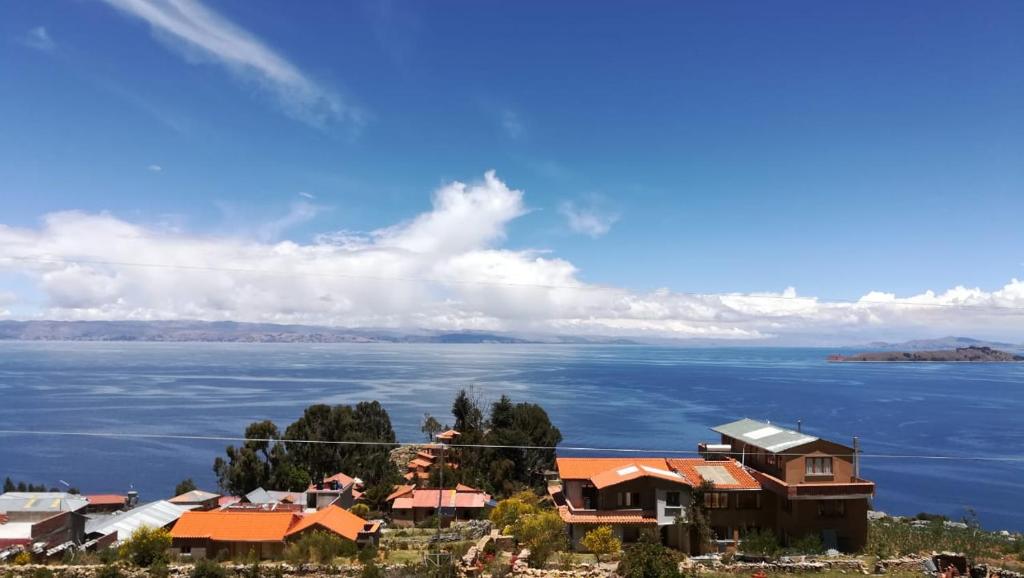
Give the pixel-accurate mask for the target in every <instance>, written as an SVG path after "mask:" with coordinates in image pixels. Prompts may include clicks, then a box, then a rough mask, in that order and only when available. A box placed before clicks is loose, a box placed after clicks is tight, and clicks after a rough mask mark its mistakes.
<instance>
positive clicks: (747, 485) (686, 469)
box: [668, 458, 761, 490]
mask: <svg viewBox="0 0 1024 578" xmlns="http://www.w3.org/2000/svg"><path fill="white" fill-rule="evenodd" d="M668 465H669V466H671V467H672V469H674V470H676V471H678V472H680V473H681V474H683V475H684V476H686V477H687V478H688V479H689V480H690V484H691V485H693V486H698V485H700V483H701V482H702V481H703V480H704V479H706V477H707V476H702V475H701V473H700V469H701V468H706V467H721V468H724V469H725V472H726V473H727V474H728V476H729V477H730V478H732V479H733V480H734V481H735V483H722V482H721V481H717V482H715V488H716V489H720V490H759V489H761V484H760V483H758V481H757V480H755V479H754V476H752V475H750V472H748V471H747V470H746V469H745V468H744V467H743V466H741V465H740V463H739V462H737V461H736V460H734V459H731V458H730V459H726V460H706V459H704V458H672V459H669V460H668ZM709 481H715V480H709Z"/></svg>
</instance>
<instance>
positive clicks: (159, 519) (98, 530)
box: [82, 500, 196, 550]
mask: <svg viewBox="0 0 1024 578" xmlns="http://www.w3.org/2000/svg"><path fill="white" fill-rule="evenodd" d="M195 508H196V506H191V505H190V506H179V505H177V504H172V503H171V502H169V501H167V500H161V501H158V502H150V503H148V504H143V505H141V506H137V507H135V508H133V509H131V510H128V511H127V512H115V513H112V514H107V515H101V516H94V517H91V518H90V519H89V520H88V521H86V523H85V533H86V538H87V540H88V541H87V542H85V543H84V544H83V545H82V548H84V549H87V550H102V549H103V548H106V547H109V546H115V545H117V544H118V543H120V542H123V541H124V540H127V539H128V538H130V537H131V535H132V532H134V531H135V530H137V529H139V528H140V527H142V526H148V527H150V528H170V527H171V526H173V525H174V523H175V522H177V521H178V518H180V517H181V516H182V514H184V513H185V512H188V511H190V510H192V509H195Z"/></svg>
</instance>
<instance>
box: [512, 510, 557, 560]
mask: <svg viewBox="0 0 1024 578" xmlns="http://www.w3.org/2000/svg"><path fill="white" fill-rule="evenodd" d="M514 531H515V536H516V539H518V540H519V542H520V543H522V544H523V545H524V546H526V547H527V548H529V549H530V565H531V566H534V567H536V568H540V567H543V566H544V564H545V563H546V562H547V560H548V558H550V557H551V554H552V553H554V552H558V551H559V550H562V549H564V548H565V546H566V540H565V523H564V522H562V518H561V517H560V516H559V515H558V512H556V511H554V510H545V511H543V512H537V513H536V514H533V515H530V516H527V517H525V518H523V519H522V520H520V522H519V524H518V525H517V527H516V528H515V530H514Z"/></svg>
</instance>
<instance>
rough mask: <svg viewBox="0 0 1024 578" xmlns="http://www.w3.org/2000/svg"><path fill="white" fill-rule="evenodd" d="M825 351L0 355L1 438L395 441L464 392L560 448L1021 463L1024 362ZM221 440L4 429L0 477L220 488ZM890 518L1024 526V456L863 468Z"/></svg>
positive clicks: (319, 348) (279, 350)
mask: <svg viewBox="0 0 1024 578" xmlns="http://www.w3.org/2000/svg"><path fill="white" fill-rule="evenodd" d="M830 352H831V351H826V350H820V349H678V348H660V347H647V346H572V345H560V346H549V345H544V346H539V345H418V344H417V345H381V344H369V345H349V344H342V345H311V344H287V345H284V344H282V345H276V344H275V345H271V344H208V343H202V344H152V343H17V342H9V343H0V429H32V430H68V431H89V432H132V433H168V434H188V435H214V436H216V435H229V436H237V435H239V434H241V433H242V430H243V429H244V427H245V425H246V424H248V423H249V422H252V421H255V420H262V419H271V420H274V421H275V422H277V423H278V424H279V425H282V426H283V425H287V424H288V423H290V422H291V421H293V420H294V419H295V418H296V417H298V415H299V414H300V413H301V411H302V409H303V408H304V407H305V406H307V405H309V404H311V403H316V402H323V403H354V402H358V401H361V400H371V399H377V400H380V401H381V402H382V403H383V404H384V405H385V407H386V408H387V409H388V411H389V412H390V414H391V419H392V422H393V423H394V426H395V429H396V431H397V433H398V435H399V438H400V439H401V440H402V441H416V440H419V439H420V438H421V437H422V436H421V434H420V432H419V424H420V421H421V419H422V417H423V413H424V412H430V413H432V414H434V415H436V416H438V417H440V418H442V421H443V419H444V418H448V417H449V414H448V411H449V409H450V406H451V400H452V398H453V396H454V395H455V393H456V392H457V391H458V389H459V388H461V387H466V386H470V385H472V386H473V387H475V389H476V391H477V392H478V393H479V394H480V395H481V396H482V397H483V398H484V399H488V400H489V399H495V398H497V397H498V396H500V395H501V394H503V393H507V394H509V395H511V396H512V397H513V399H515V400H529V401H534V402H537V403H540V404H542V405H543V406H544V407H545V408H546V409H547V410H548V412H549V413H550V414H551V417H552V420H553V421H554V422H555V424H556V425H558V427H559V428H560V429H561V430H562V434H563V437H564V438H565V440H564V442H563V443H564V444H565V445H573V446H598V447H627V448H648V449H652V450H658V449H662V450H680V449H681V450H691V449H693V448H694V447H695V445H696V443H697V442H698V441H701V440H709V439H714V436H713V435H712V434H711V433H710V432H709V431H708V429H707V428H708V427H710V426H713V425H716V424H719V423H724V422H727V421H731V420H734V419H737V418H739V417H752V418H761V419H770V420H772V421H774V422H779V423H781V424H784V425H791V424H793V423H795V421H796V420H797V419H798V418H800V419H803V423H804V430H805V431H807V432H809V433H812V434H818V435H822V436H827V437H831V438H834V439H836V440H837V441H841V442H846V443H849V440H850V439H851V438H852V436H855V435H856V436H860V438H861V441H862V445H863V448H864V451H865V453H866V454H890V455H891V454H899V455H918V454H927V455H934V454H941V455H950V456H961V457H974V456H979V455H1001V456H1006V455H1010V456H1016V457H1022V456H1024V365H1022V364H984V365H981V364H979V365H967V364H828V363H825V362H824V356H825V355H826V354H827V353H830ZM224 445H225V444H224V443H222V442H196V441H173V440H172V441H167V440H155V439H153V440H145V439H144V440H139V439H131V440H128V439H120V440H114V439H102V438H80V437H41V436H24V435H0V475H10V476H11V477H13V478H16V479H23V480H26V481H33V482H45V483H48V484H57V481H58V480H67V481H69V482H71V483H72V484H74V485H76V486H79V487H81V488H82V489H83V491H92V492H100V491H124V490H126V489H127V488H128V485H129V484H134V485H135V487H136V488H137V489H139V490H140V491H141V492H142V494H143V497H144V498H148V499H153V498H157V497H162V496H165V495H167V494H168V493H169V492H170V491H171V490H172V489H173V486H174V484H175V483H176V482H177V481H179V480H181V479H182V478H185V477H192V478H195V479H196V481H197V482H200V483H201V485H203V486H205V487H208V488H211V489H212V488H213V487H214V485H215V483H214V478H213V474H212V472H211V470H210V464H211V463H212V462H213V459H214V457H215V456H217V455H218V454H219V453H220V452H222V451H223V446H224ZM863 475H864V476H865V477H868V478H871V479H873V480H875V481H876V482H877V483H878V497H877V499H876V500H875V508H877V509H882V510H886V511H889V512H891V513H901V514H915V513H917V512H919V511H930V512H941V513H945V514H949V515H951V516H956V517H959V516H961V515H962V514H963V513H964V510H965V508H966V507H971V508H974V509H975V510H977V512H978V514H979V516H980V518H981V519H982V521H983V522H984V523H985V524H986V525H987V526H989V527H992V528H997V529H1001V528H1007V529H1012V530H1024V500H1022V499H1021V495H1022V492H1024V463H1022V462H1020V461H1017V462H972V461H963V460H924V459H913V458H897V459H893V458H871V457H865V458H864V459H863Z"/></svg>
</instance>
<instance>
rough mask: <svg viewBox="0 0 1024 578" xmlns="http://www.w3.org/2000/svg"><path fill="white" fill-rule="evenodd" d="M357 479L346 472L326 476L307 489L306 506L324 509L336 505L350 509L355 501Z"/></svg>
mask: <svg viewBox="0 0 1024 578" xmlns="http://www.w3.org/2000/svg"><path fill="white" fill-rule="evenodd" d="M355 486H356V480H355V478H352V477H351V476H348V475H346V474H342V473H337V474H334V475H333V476H331V477H329V478H324V479H323V480H322V481H319V482H317V483H315V484H311V485H310V486H309V488H307V489H306V507H307V508H310V509H315V510H322V509H324V508H326V507H327V506H331V505H335V506H340V507H342V508H344V509H346V510H347V509H349V508H351V507H352V504H353V503H354V502H355V496H354V492H355Z"/></svg>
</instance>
